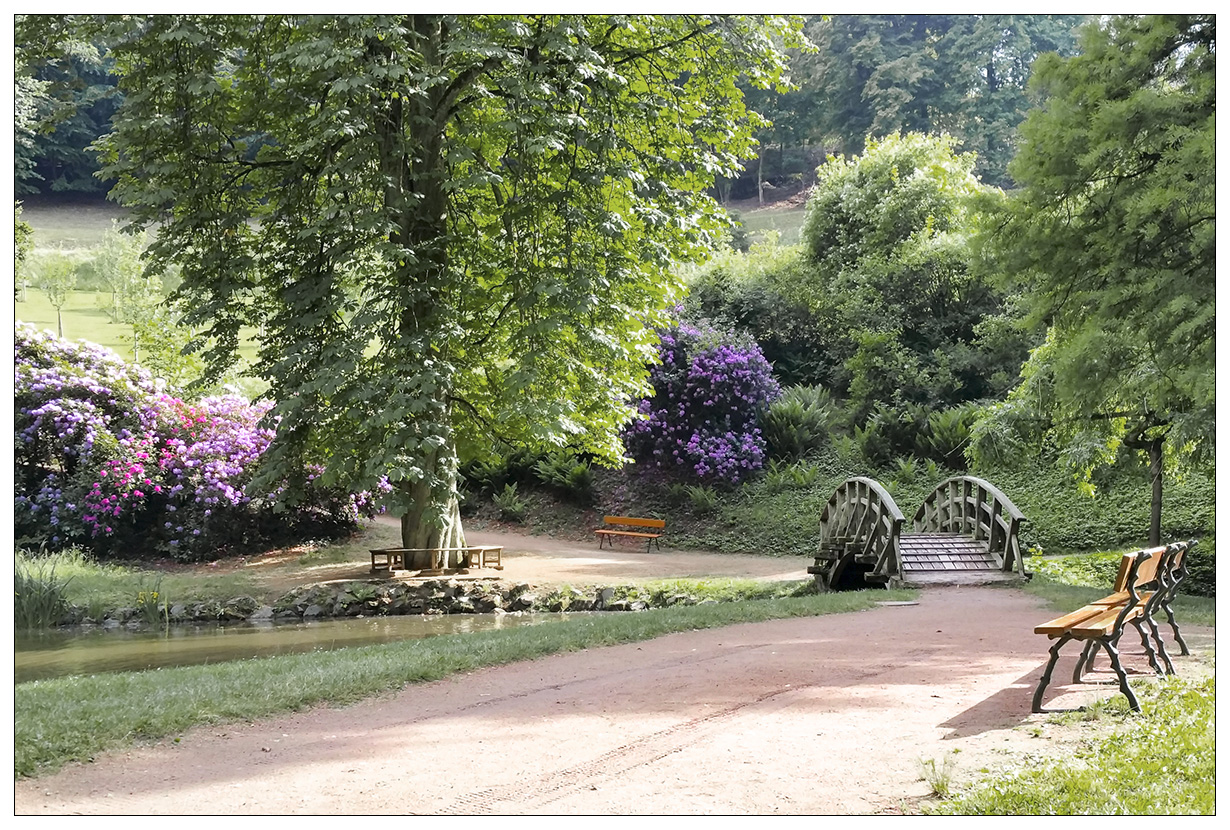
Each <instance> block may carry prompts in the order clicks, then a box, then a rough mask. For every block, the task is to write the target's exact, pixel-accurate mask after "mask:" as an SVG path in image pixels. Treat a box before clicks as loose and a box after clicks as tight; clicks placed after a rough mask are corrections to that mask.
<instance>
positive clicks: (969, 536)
mask: <svg viewBox="0 0 1230 830" xmlns="http://www.w3.org/2000/svg"><path fill="white" fill-rule="evenodd" d="M1024 522H1025V516H1024V514H1023V513H1021V511H1020V510H1019V509H1017V507H1016V505H1014V504H1013V503H1012V501H1011V500H1010V499H1009V498H1008V497H1007V496H1005V495H1004V494H1003V493H1002V492H1000V490H999V489H998V488H996V487H995V486H994V485H992V484H991V483H990V482H987V481H985V480H983V479H981V478H977V477H975V476H954V477H952V478H949V479H947V480H945V481H943V482H941V483H940V484H939V485H938V486H937V487H936V488H935V489H934V490H933V491H932V492H931V494H930V495H928V496H927V497H926V498H925V499H923V503H922V504H921V505H920V506H919V508H918V510H917V511H916V512H915V513H914V518H913V528H912V531H911V532H906V531H905V530H904V525H905V518H904V515H903V514H902V513H901V510H900V509H899V508H898V507H897V504H896V502H894V501H893V497H892V495H891V494H890V493H889V492H888V491H887V490H886V489H885V488H884V487H883V485H881V484H880V483H879V482H877V481H875V480H873V479H870V478H866V477H861V476H860V477H856V478H850V479H847V480H846V481H844V482H842V483H841V484H840V485H838V487H837V489H836V490H834V491H833V495H832V496H831V497H829V500H828V503H827V504H826V505H825V507H824V510H823V512H822V513H821V516H820V529H821V541H820V549H819V550H818V551H817V552H816V554H815V565H813V566H811V567H809V568H808V569H807V572H808V573H810V574H812V575H813V576H814V578H815V581H816V586H817V587H818V588H820V589H821V590H826V591H828V590H841V589H844V588H864V587H870V586H873V585H881V586H887V587H890V588H891V587H902V586H907V585H911V584H919V585H921V584H926V583H928V582H931V583H935V582H944V581H960V580H968V579H969V578H971V577H973V578H976V579H979V580H983V581H989V580H994V579H1005V578H1012V579H1016V578H1019V579H1028V578H1029V577H1030V574H1028V573H1026V571H1025V563H1024V558H1023V557H1022V555H1021V545H1020V538H1019V535H1020V529H1021V526H1022V524H1024Z"/></svg>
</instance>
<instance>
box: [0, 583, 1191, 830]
mask: <svg viewBox="0 0 1230 830" xmlns="http://www.w3.org/2000/svg"><path fill="white" fill-rule="evenodd" d="M1046 616H1047V612H1046V611H1044V610H1042V609H1041V608H1040V606H1039V604H1038V602H1037V601H1036V600H1034V599H1033V598H1031V597H1029V596H1028V595H1026V594H1024V593H1021V592H1019V591H1015V590H1011V589H1004V588H991V587H953V588H934V589H927V590H925V591H922V592H921V593H920V599H919V601H918V603H917V604H915V605H905V606H901V605H897V606H883V607H879V608H876V609H874V610H871V611H866V612H862V613H857V614H845V615H838V616H829V617H818V618H812V619H798V620H782V621H775V622H767V623H758V624H751V625H739V626H733V627H729V628H723V629H719V630H713V631H697V632H688V633H681V634H674V635H671V636H667V637H662V638H660V639H657V640H653V641H649V642H643V643H638V644H631V645H623V646H615V647H609V648H601V649H592V650H588V651H583V652H579V653H576V654H563V655H557V656H553V657H549V658H545V659H542V660H537V661H534V662H530V663H522V664H517V665H511V666H502V667H496V668H490V669H484V670H481V671H477V672H474V673H472V674H468V675H464V676H459V677H455V678H452V679H449V680H446V681H441V682H437V683H431V684H425V685H418V686H408V687H406V688H405V689H404V690H402V691H401V692H399V693H397V694H395V695H391V696H388V697H385V698H381V699H378V700H372V701H368V702H366V703H362V704H359V705H356V706H352V707H349V708H345V709H331V708H320V709H316V710H312V711H309V712H304V713H300V714H295V715H290V716H286V717H280V718H276V719H272V720H268V721H262V722H260V723H254V724H237V725H229V726H225V727H210V728H202V729H197V730H193V731H192V732H189V733H188V734H187V735H185V736H183V739H182V741H181V742H180V743H178V744H176V743H170V742H166V743H163V744H160V745H158V746H154V747H147V748H138V749H134V750H131V751H126V752H118V753H113V754H109V755H107V756H104V757H99V758H98V759H97V760H96V761H95V762H94V763H92V764H87V765H72V766H70V767H68V768H66V769H64V770H63V771H61V772H60V773H59V774H57V775H54V776H50V777H46V778H41V779H35V780H22V781H18V782H17V783H16V785H15V812H16V813H17V814H19V815H22V814H36V813H52V814H71V813H85V814H143V815H173V814H234V813H240V814H373V813H391V814H407V813H415V814H508V815H521V814H563V815H596V814H598V815H600V814H614V815H620V814H735V815H749V814H772V813H795V814H867V813H885V812H887V813H893V812H899V811H901V810H903V809H904V810H906V811H909V810H912V809H915V807H916V804H917V801H918V800H919V799H922V798H924V797H925V796H926V795H927V793H928V790H929V787H928V785H927V784H926V783H924V782H923V781H922V780H921V779H920V775H919V770H920V762H921V761H923V760H927V759H934V760H936V761H940V760H941V759H943V758H945V757H951V758H954V759H955V761H956V767H955V770H954V773H953V777H954V780H955V781H958V782H959V781H961V780H965V779H966V778H970V777H974V776H977V775H978V774H979V773H978V771H979V770H980V769H981V768H983V767H987V768H995V767H1000V766H1003V765H1004V764H1006V763H1010V762H1013V761H1019V760H1020V759H1021V758H1022V756H1023V753H1028V752H1038V753H1046V754H1053V753H1055V752H1059V751H1064V747H1065V746H1066V745H1067V744H1066V742H1070V740H1071V739H1072V737H1073V731H1074V730H1073V728H1072V727H1059V726H1054V725H1051V724H1047V723H1046V716H1044V715H1031V714H1029V706H1030V696H1031V693H1032V689H1033V687H1034V685H1035V684H1036V682H1037V678H1038V676H1039V674H1040V671H1041V667H1042V663H1043V658H1044V657H1045V643H1044V642H1043V641H1042V640H1041V638H1039V637H1036V636H1035V635H1033V634H1032V633H1031V630H1032V627H1033V625H1035V624H1036V623H1038V622H1039V621H1041V620H1042V619H1045V617H1046ZM1187 636H1188V639H1189V642H1192V643H1193V647H1194V648H1195V649H1196V650H1197V651H1198V652H1199V651H1201V650H1204V649H1208V648H1211V643H1212V631H1211V630H1210V629H1203V630H1200V629H1193V630H1190V633H1189V634H1188V635H1187ZM1071 659H1074V657H1073V658H1069V660H1065V661H1061V663H1060V665H1059V667H1058V669H1057V673H1056V679H1057V680H1058V681H1059V682H1062V681H1063V679H1064V678H1065V677H1067V676H1068V675H1069V674H1070V672H1071ZM1193 659H1194V658H1188V660H1193ZM1142 662H1143V661H1140V660H1137V661H1135V663H1134V662H1133V658H1129V659H1128V663H1129V665H1135V664H1139V663H1142ZM1188 665H1194V664H1189V663H1187V662H1186V661H1185V662H1184V663H1183V664H1181V665H1180V673H1181V674H1187V673H1188V672H1186V671H1185V670H1184V666H1188ZM1091 689H1093V690H1091ZM1054 691H1055V693H1056V697H1054V698H1051V697H1049V696H1048V705H1054V706H1064V705H1079V704H1081V703H1085V702H1088V701H1089V700H1090V699H1091V697H1093V696H1095V695H1096V696H1107V695H1109V694H1110V693H1111V690H1109V689H1107V690H1100V691H1099V690H1096V688H1095V687H1081V688H1080V689H1079V690H1073V689H1072V688H1071V687H1063V686H1059V687H1057V688H1055V690H1054ZM953 753H958V754H955V755H953Z"/></svg>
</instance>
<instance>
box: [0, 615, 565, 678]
mask: <svg viewBox="0 0 1230 830" xmlns="http://www.w3.org/2000/svg"><path fill="white" fill-rule="evenodd" d="M567 616H568V615H566V614H524V615H518V614H502V615H498V616H497V615H495V614H447V615H442V616H431V617H424V616H397V617H372V618H351V619H330V620H319V621H311V622H293V623H276V624H274V623H231V624H227V625H178V626H170V627H169V628H167V629H147V630H130V629H125V628H112V629H103V628H93V627H89V628H72V629H55V630H50V631H32V632H22V631H19V632H17V633H16V634H15V635H14V646H15V650H16V653H15V656H14V665H13V674H14V682H16V683H25V682H28V681H31V680H43V679H47V678H52V677H64V676H68V675H78V674H98V673H100V672H124V671H142V670H144V669H157V668H169V667H172V666H195V665H200V664H203V663H222V662H225V661H228V660H243V659H247V658H250V657H271V656H274V655H278V654H299V653H302V652H308V651H328V650H331V649H336V648H346V647H348V646H365V645H372V644H374V643H392V642H399V641H401V640H415V639H422V638H425V637H436V636H439V635H441V634H464V633H469V632H474V631H490V630H492V629H498V628H513V627H517V626H523V625H537V624H539V623H543V622H550V621H555V620H560V619H564V618H566V617H567Z"/></svg>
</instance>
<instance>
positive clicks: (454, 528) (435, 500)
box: [401, 451, 466, 570]
mask: <svg viewBox="0 0 1230 830" xmlns="http://www.w3.org/2000/svg"><path fill="white" fill-rule="evenodd" d="M432 460H433V461H435V462H436V464H437V469H440V468H442V470H441V473H442V475H441V476H440V477H439V478H438V479H437V480H436V481H434V482H432V481H430V480H427V479H424V480H422V481H417V482H413V483H410V484H407V485H406V492H407V495H408V496H409V500H410V507H409V508H408V509H407V510H406V512H405V514H404V515H403V516H402V517H401V544H402V547H403V548H409V549H411V550H422V551H431V550H438V549H441V548H444V549H449V548H453V549H455V548H463V547H465V544H466V540H465V532H464V531H463V530H462V527H461V507H460V502H459V501H458V498H457V462H456V456H455V454H453V453H452V452H451V451H450V452H449V454H448V457H446V458H441V457H439V456H437V457H436V458H433V459H432ZM462 561H463V557H462V556H461V553H460V552H459V551H457V550H450V551H449V552H448V553H447V555H445V556H444V557H443V561H441V562H433V561H432V555H431V554H430V553H422V554H415V555H413V556H412V557H410V560H409V561H407V562H406V567H407V568H410V569H415V570H421V569H424V568H432V567H436V566H437V565H443V566H444V567H446V568H456V567H459V566H460V564H461V562H462Z"/></svg>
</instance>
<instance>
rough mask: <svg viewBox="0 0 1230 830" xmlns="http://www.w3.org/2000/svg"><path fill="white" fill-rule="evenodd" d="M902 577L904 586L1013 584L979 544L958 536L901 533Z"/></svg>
mask: <svg viewBox="0 0 1230 830" xmlns="http://www.w3.org/2000/svg"><path fill="white" fill-rule="evenodd" d="M901 576H902V579H903V581H904V582H905V583H906V584H907V585H915V586H922V585H975V584H979V585H981V584H986V583H991V582H1008V583H1011V582H1016V581H1017V576H1016V575H1015V574H1013V573H1011V572H1009V573H1005V572H1004V571H1001V570H1000V569H999V567H998V566H997V565H996V564H995V560H994V559H992V558H991V555H990V554H989V553H987V552H986V550H985V549H984V548H983V546H982V544H981V543H980V542H975V541H974V540H973V539H971V538H970V537H968V536H963V535H961V534H957V533H903V534H901Z"/></svg>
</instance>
